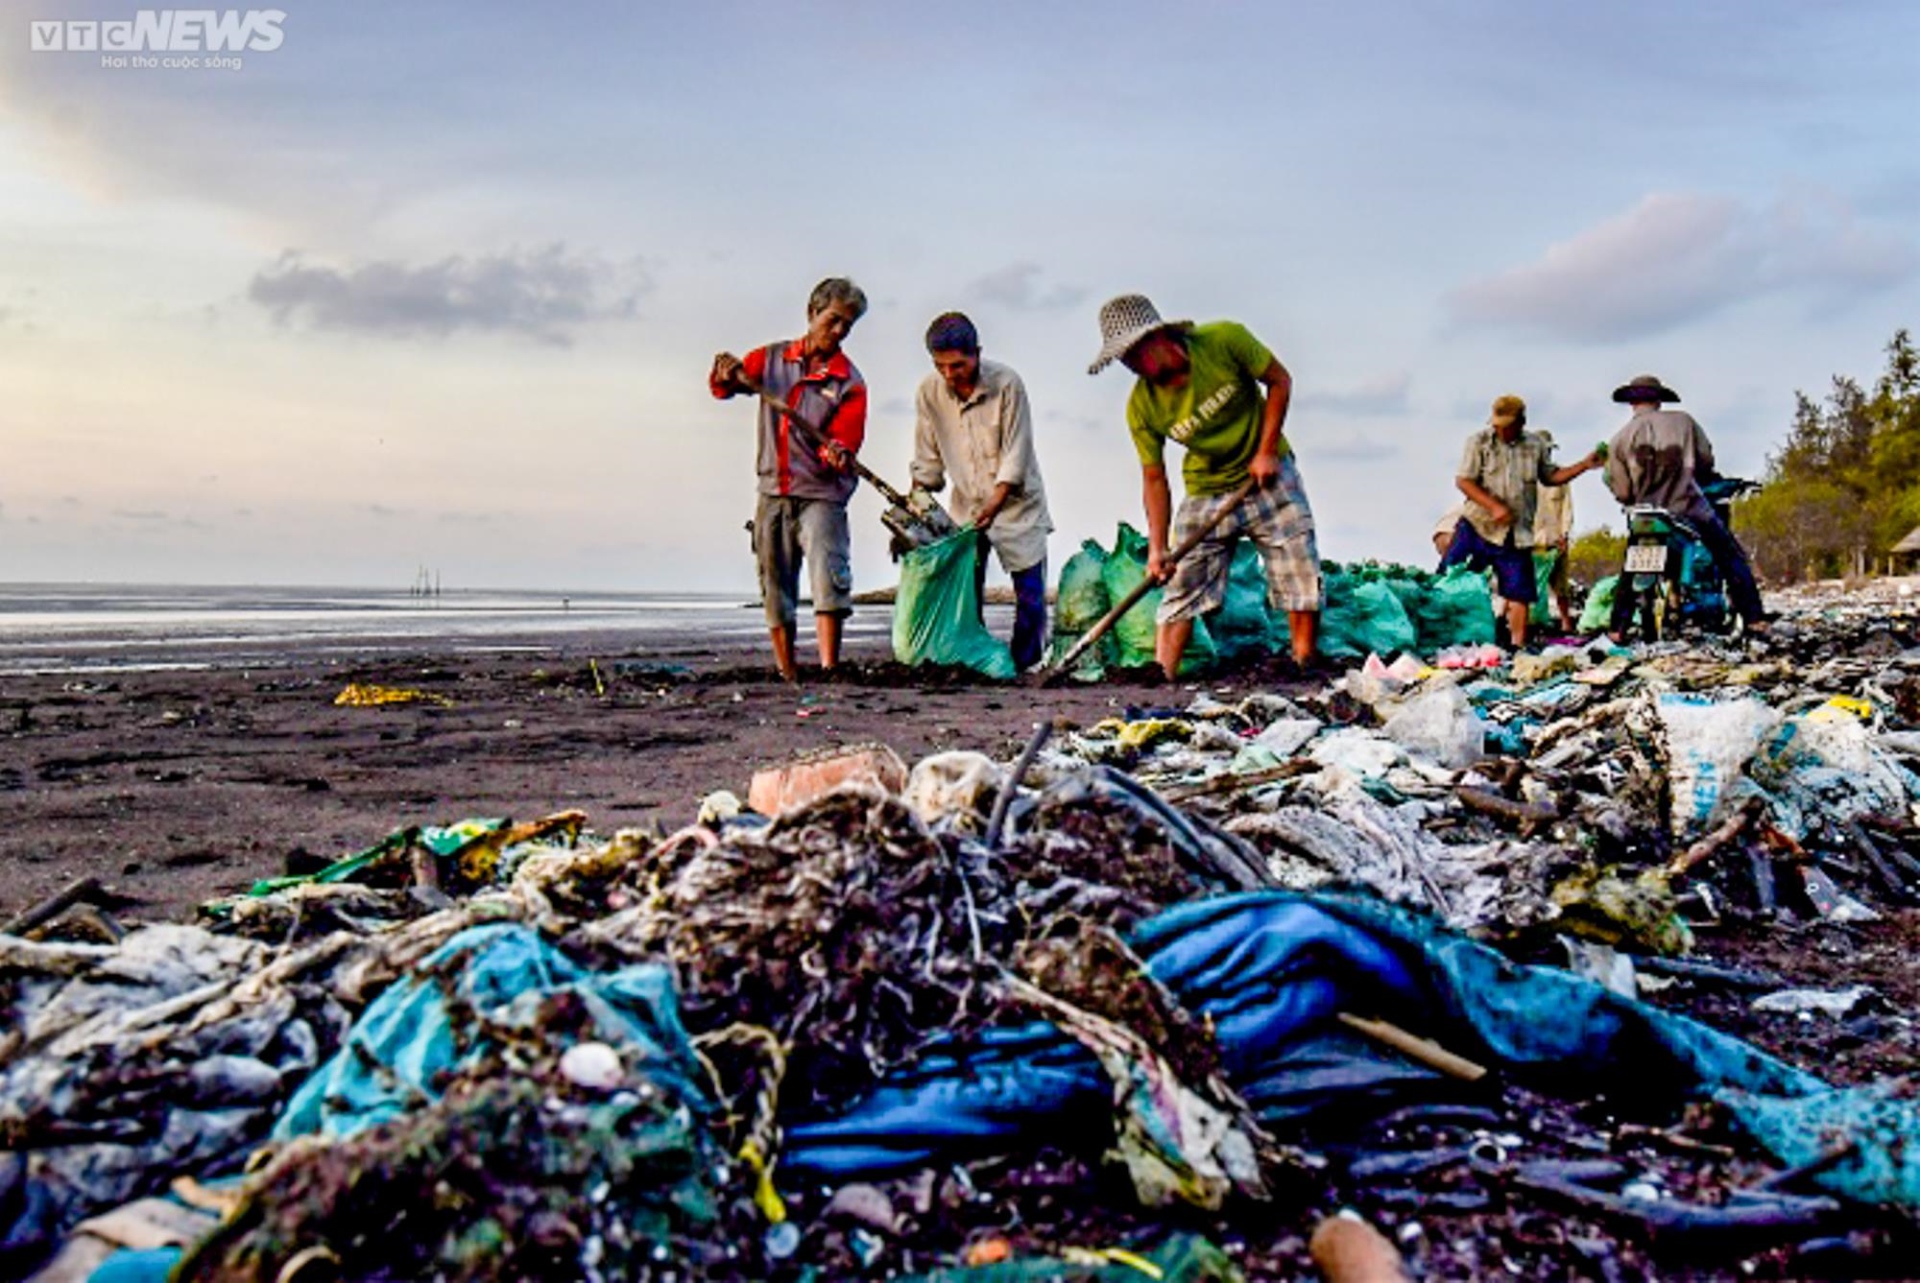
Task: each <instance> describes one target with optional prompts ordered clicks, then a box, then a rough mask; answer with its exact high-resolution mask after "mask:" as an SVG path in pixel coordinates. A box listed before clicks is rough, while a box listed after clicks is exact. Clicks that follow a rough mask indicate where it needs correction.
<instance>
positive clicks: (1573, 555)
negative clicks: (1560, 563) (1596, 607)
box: [1567, 526, 1627, 592]
mask: <svg viewBox="0 0 1920 1283" xmlns="http://www.w3.org/2000/svg"><path fill="white" fill-rule="evenodd" d="M1626 555H1627V537H1626V536H1625V535H1622V534H1615V533H1614V532H1613V530H1612V529H1610V528H1609V527H1607V526H1595V527H1594V528H1593V529H1592V530H1589V531H1587V532H1585V533H1584V534H1578V535H1575V536H1574V537H1573V539H1572V540H1571V541H1570V542H1569V543H1568V544H1567V580H1568V582H1569V583H1571V584H1572V586H1573V587H1574V588H1576V589H1578V590H1580V591H1581V592H1585V591H1587V590H1588V589H1591V588H1592V587H1593V586H1594V585H1595V584H1597V583H1599V582H1600V581H1601V580H1602V579H1605V578H1606V577H1607V576H1608V575H1617V574H1619V573H1620V563H1621V561H1622V560H1624V559H1625V557H1626Z"/></svg>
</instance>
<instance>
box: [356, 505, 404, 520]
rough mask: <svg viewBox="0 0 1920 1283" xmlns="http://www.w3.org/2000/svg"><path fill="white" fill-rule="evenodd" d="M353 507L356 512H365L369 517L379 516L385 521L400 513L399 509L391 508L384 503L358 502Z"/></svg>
mask: <svg viewBox="0 0 1920 1283" xmlns="http://www.w3.org/2000/svg"><path fill="white" fill-rule="evenodd" d="M353 509H354V511H355V512H364V513H366V514H367V515H368V516H369V517H377V518H379V519H381V520H383V521H384V520H387V519H389V518H392V517H397V516H399V515H400V513H399V511H398V510H397V509H394V508H389V507H388V506H387V505H386V504H384V503H356V504H354V505H353Z"/></svg>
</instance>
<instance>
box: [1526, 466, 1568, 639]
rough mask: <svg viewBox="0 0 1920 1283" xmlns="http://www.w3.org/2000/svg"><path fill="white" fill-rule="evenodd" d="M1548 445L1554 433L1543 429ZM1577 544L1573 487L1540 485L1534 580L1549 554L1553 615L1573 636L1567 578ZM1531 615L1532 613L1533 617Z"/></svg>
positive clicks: (1565, 632)
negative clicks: (1568, 562)
mask: <svg viewBox="0 0 1920 1283" xmlns="http://www.w3.org/2000/svg"><path fill="white" fill-rule="evenodd" d="M1540 435H1541V436H1542V437H1544V438H1546V440H1547V442H1548V444H1552V442H1553V434H1552V433H1549V432H1542V433H1541V434H1540ZM1572 546H1573V487H1572V486H1549V485H1543V486H1541V487H1540V496H1539V499H1538V501H1537V503H1536V504H1535V506H1534V510H1533V562H1534V568H1535V574H1534V582H1535V584H1536V586H1537V585H1538V583H1539V565H1540V563H1541V562H1542V561H1543V560H1545V559H1546V558H1548V557H1551V558H1552V559H1553V569H1551V570H1549V571H1548V572H1547V584H1546V586H1547V593H1548V595H1549V597H1550V601H1549V603H1548V604H1549V605H1550V606H1551V607H1552V610H1553V617H1554V619H1555V620H1556V621H1557V622H1558V623H1559V625H1560V635H1561V636H1562V637H1571V636H1572V635H1573V603H1572V600H1571V598H1572V592H1571V588H1570V581H1569V579H1568V578H1567V554H1568V552H1569V551H1570V550H1571V548H1572ZM1529 617H1531V616H1529Z"/></svg>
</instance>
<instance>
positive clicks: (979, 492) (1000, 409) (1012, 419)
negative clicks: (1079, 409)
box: [912, 360, 1053, 574]
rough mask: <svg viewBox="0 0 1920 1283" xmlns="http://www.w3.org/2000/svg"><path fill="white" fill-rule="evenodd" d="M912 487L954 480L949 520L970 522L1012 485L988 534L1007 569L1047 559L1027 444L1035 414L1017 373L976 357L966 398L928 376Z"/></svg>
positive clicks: (1043, 504) (1038, 488)
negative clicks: (995, 494)
mask: <svg viewBox="0 0 1920 1283" xmlns="http://www.w3.org/2000/svg"><path fill="white" fill-rule="evenodd" d="M916 402H917V404H916V415H915V424H914V432H913V473H912V475H913V484H914V485H916V486H919V487H921V488H922V489H924V490H931V491H936V492H937V491H939V490H940V489H941V487H942V486H944V485H945V484H946V481H947V478H949V477H951V478H952V479H953V496H952V498H951V500H950V501H949V502H948V504H947V508H948V511H950V512H952V513H953V518H954V520H955V521H958V522H960V523H961V524H963V525H964V524H966V523H969V522H971V521H972V520H973V519H974V517H976V516H977V515H978V514H979V512H980V510H981V509H982V508H984V507H986V506H987V501H988V500H990V499H991V498H993V491H994V488H995V487H996V486H998V485H1000V484H1001V483H1002V482H1005V483H1006V484H1007V485H1009V486H1011V487H1013V494H1012V495H1011V497H1009V498H1008V500H1007V503H1006V506H1005V507H1004V508H1002V509H1000V514H999V515H998V516H997V517H995V518H994V521H993V524H992V525H991V526H989V527H987V538H988V539H989V540H991V541H992V543H993V547H994V551H995V552H997V553H999V554H1000V564H1001V565H1003V566H1005V567H1006V569H1007V571H1008V573H1010V574H1011V573H1013V572H1015V571H1021V570H1026V569H1028V568H1029V567H1031V566H1037V565H1039V564H1040V563H1041V562H1042V561H1044V560H1045V559H1046V556H1047V535H1048V533H1049V532H1051V531H1052V530H1053V520H1052V518H1051V517H1050V516H1048V514H1047V490H1046V486H1045V484H1044V483H1043V482H1042V481H1041V479H1040V461H1039V459H1038V458H1036V457H1035V455H1034V449H1033V411H1032V409H1031V408H1030V407H1029V406H1028V404H1027V389H1026V385H1024V384H1023V383H1021V382H1020V376H1019V375H1017V374H1015V373H1014V372H1013V371H1012V370H1010V369H1008V368H1007V367H1006V366H1004V365H1001V364H1000V363H999V362H997V361H984V360H983V361H981V362H980V377H979V381H978V384H977V385H976V386H975V388H974V391H973V395H972V396H970V397H968V398H967V399H966V400H965V401H964V402H963V401H961V400H960V398H959V397H957V396H955V395H954V394H953V390H952V389H951V388H949V387H948V386H947V385H946V382H945V380H943V379H942V378H941V377H940V376H939V375H938V374H929V375H928V376H927V377H926V379H925V380H924V381H923V382H922V383H921V384H920V392H919V395H918V397H917V398H916Z"/></svg>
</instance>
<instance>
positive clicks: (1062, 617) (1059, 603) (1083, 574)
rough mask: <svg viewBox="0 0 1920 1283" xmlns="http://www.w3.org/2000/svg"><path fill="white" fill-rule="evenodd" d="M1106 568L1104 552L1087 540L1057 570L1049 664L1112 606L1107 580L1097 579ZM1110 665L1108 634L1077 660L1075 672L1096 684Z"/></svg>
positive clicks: (1069, 648) (1111, 644)
mask: <svg viewBox="0 0 1920 1283" xmlns="http://www.w3.org/2000/svg"><path fill="white" fill-rule="evenodd" d="M1106 564H1107V550H1106V549H1105V548H1102V547H1101V546H1100V545H1099V544H1097V543H1095V542H1094V541H1093V540H1091V539H1088V540H1087V541H1085V542H1084V543H1082V544H1081V545H1080V551H1079V552H1076V553H1074V554H1073V556H1071V557H1069V558H1067V564H1066V565H1064V566H1062V567H1061V568H1060V583H1059V585H1058V587H1057V589H1056V591H1055V594H1054V607H1053V653H1052V655H1051V657H1050V659H1051V662H1053V663H1059V662H1060V660H1061V658H1062V657H1063V656H1065V655H1066V653H1067V652H1068V651H1070V650H1072V649H1073V648H1074V646H1075V645H1076V644H1078V643H1079V641H1080V638H1081V637H1082V636H1084V635H1085V634H1086V631H1087V629H1089V628H1091V627H1093V626H1094V625H1095V624H1096V623H1098V622H1100V619H1101V617H1102V616H1104V615H1105V614H1106V613H1107V610H1108V609H1109V608H1110V607H1111V606H1112V605H1113V598H1112V597H1111V596H1109V595H1108V593H1107V583H1106V580H1104V579H1102V578H1101V577H1100V572H1101V571H1102V570H1103V569H1105V567H1106ZM1112 662H1113V636H1112V634H1108V635H1107V636H1105V637H1102V638H1101V639H1100V640H1099V641H1098V642H1096V643H1094V646H1093V648H1092V649H1091V650H1089V651H1088V652H1087V653H1086V654H1085V655H1083V656H1082V657H1081V658H1080V662H1079V663H1078V665H1076V666H1075V669H1074V671H1075V672H1077V673H1080V674H1083V675H1085V676H1087V677H1089V678H1093V679H1095V680H1097V679H1098V678H1099V677H1100V675H1101V673H1102V672H1103V671H1104V669H1105V667H1106V665H1108V664H1110V663H1112Z"/></svg>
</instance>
